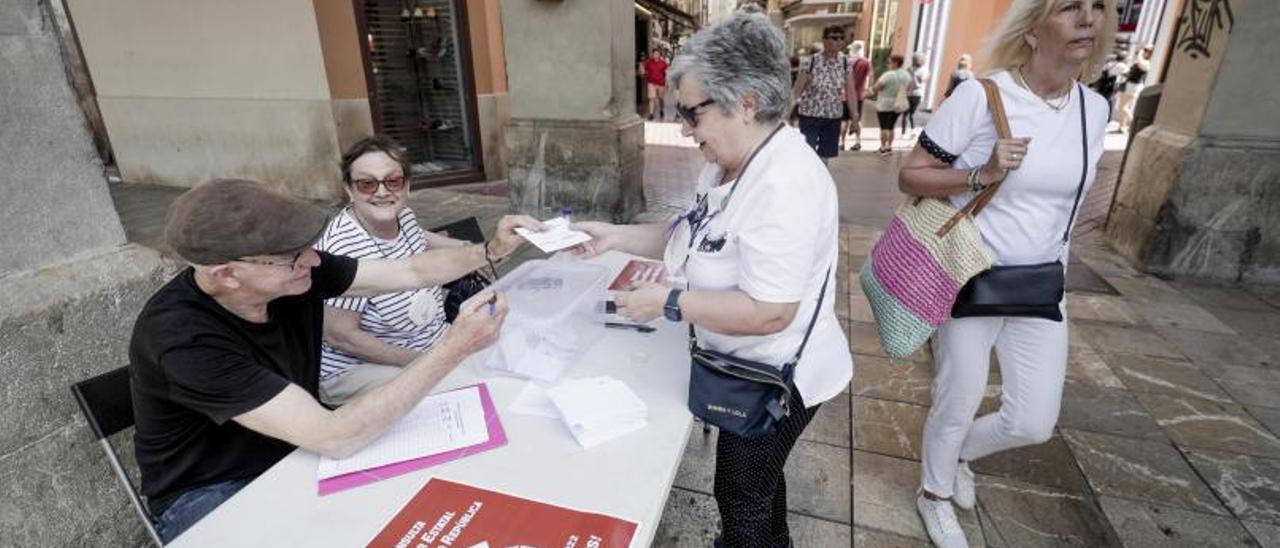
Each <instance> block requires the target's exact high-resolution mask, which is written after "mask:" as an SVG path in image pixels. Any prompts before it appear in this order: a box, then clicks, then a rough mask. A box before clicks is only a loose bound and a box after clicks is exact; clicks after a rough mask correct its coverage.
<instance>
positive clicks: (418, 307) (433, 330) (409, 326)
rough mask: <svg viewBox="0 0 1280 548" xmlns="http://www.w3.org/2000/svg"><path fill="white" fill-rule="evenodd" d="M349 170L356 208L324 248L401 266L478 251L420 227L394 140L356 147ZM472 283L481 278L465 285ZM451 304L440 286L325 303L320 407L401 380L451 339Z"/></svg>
mask: <svg viewBox="0 0 1280 548" xmlns="http://www.w3.org/2000/svg"><path fill="white" fill-rule="evenodd" d="M341 168H342V180H343V189H344V191H345V194H346V197H347V200H348V203H347V206H346V207H344V208H342V210H341V211H339V212H338V213H337V215H335V216H334V217H333V219H330V221H329V225H328V226H327V227H325V230H324V233H323V234H322V235H321V236H320V239H319V240H318V241H317V242H316V249H318V250H321V251H327V252H329V253H334V254H338V255H347V256H350V257H355V258H366V257H367V258H381V259H400V258H404V257H408V256H410V255H416V254H419V253H425V252H427V250H429V249H433V248H444V247H458V246H464V245H470V242H465V241H462V240H455V239H453V238H448V237H445V236H441V235H438V234H434V233H432V232H429V231H426V230H423V229H422V227H420V226H419V225H418V221H417V218H416V217H414V214H413V210H411V209H409V207H408V205H407V202H408V198H409V184H408V180H407V178H406V177H405V174H406V173H407V172H408V168H409V163H408V157H407V156H406V155H405V152H404V149H402V148H401V147H400V146H399V145H397V144H396V143H395V142H394V141H392V140H391V139H389V138H387V137H382V136H375V137H370V138H367V139H362V140H360V141H359V142H357V143H355V144H354V145H351V147H350V148H349V149H348V150H347V152H346V153H345V154H343V156H342V165H341ZM485 249H486V253H487V251H488V247H487V246H486V248H485ZM487 258H490V259H492V258H491V257H487ZM468 276H474V273H472V274H467V275H464V276H463V277H462V278H461V279H467V277H468ZM470 285H471V286H473V287H474V286H476V285H480V282H477V283H472V284H470ZM478 289H482V287H480V288H478ZM444 304H445V291H444V290H443V289H442V288H441V287H440V286H432V287H424V288H420V289H416V290H413V291H406V292H402V293H391V294H387V295H377V296H374V297H343V298H336V299H329V300H327V301H325V305H326V306H325V312H324V343H323V344H322V346H321V357H320V401H323V402H324V403H326V404H328V405H342V404H343V403H345V402H346V401H348V400H350V399H352V398H354V397H356V396H357V395H359V394H361V393H363V392H364V391H367V390H370V389H372V388H375V387H377V386H380V385H382V384H383V383H385V382H387V381H389V380H391V379H392V378H393V377H395V376H396V375H398V374H400V369H401V367H403V366H404V365H406V364H408V363H409V362H411V361H413V360H414V359H415V358H417V357H418V356H419V355H420V354H422V353H423V352H426V351H427V350H428V349H430V348H431V346H432V345H434V344H435V343H436V342H438V341H439V340H441V338H442V337H443V336H444V334H445V331H446V330H447V329H448V325H449V324H448V323H447V321H446V320H447V319H446V316H445V310H444Z"/></svg>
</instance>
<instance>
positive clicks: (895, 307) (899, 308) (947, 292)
mask: <svg viewBox="0 0 1280 548" xmlns="http://www.w3.org/2000/svg"><path fill="white" fill-rule="evenodd" d="M982 84H983V88H984V89H985V90H986V93H987V104H988V105H989V106H990V108H991V114H992V117H993V118H994V119H995V121H996V127H997V128H1007V127H1008V122H1007V120H1006V118H1005V114H1004V105H1003V104H1002V103H1001V101H1000V95H999V91H997V90H996V88H995V84H994V83H993V82H991V81H989V80H986V79H983V80H982ZM1005 132H1007V129H1006V130H1005ZM1002 137H1005V136H1004V135H1002ZM999 188H1000V183H994V184H992V185H990V186H988V187H986V188H985V189H983V190H982V192H980V193H979V194H978V195H977V196H975V197H974V198H973V199H972V200H970V201H969V203H967V204H965V206H964V207H963V208H960V209H956V208H955V207H954V206H952V205H951V202H950V201H949V200H946V199H938V198H920V197H912V198H908V199H907V201H906V202H905V203H903V204H902V205H901V206H899V207H898V210H897V211H895V212H894V214H893V220H892V221H890V222H889V226H888V227H887V228H885V230H884V233H882V234H881V235H880V238H879V239H877V240H876V242H875V244H874V245H873V246H872V248H871V253H870V254H869V255H868V256H867V260H866V262H865V263H863V265H862V272H861V273H860V274H859V276H858V278H859V280H860V282H861V283H862V291H863V293H864V294H865V295H866V297H867V300H868V301H869V302H870V303H871V312H872V314H874V315H875V319H876V325H877V329H878V331H879V334H880V344H881V346H883V347H884V350H885V352H886V353H887V354H888V355H889V356H891V357H894V358H902V357H906V356H909V355H911V354H912V353H913V352H915V351H916V350H917V349H919V348H920V346H921V345H923V344H924V343H925V341H927V340H929V337H930V336H931V335H933V331H934V330H935V329H937V328H938V326H939V325H942V322H944V321H946V320H947V318H949V317H950V313H951V307H952V305H954V304H955V301H956V295H957V294H958V293H959V292H960V288H961V287H964V284H965V283H966V282H968V281H969V278H972V277H974V276H975V275H977V274H978V273H980V272H982V271H984V270H987V269H988V268H991V265H992V264H994V263H995V253H993V252H992V251H991V249H990V248H988V247H987V245H986V244H985V243H984V242H983V241H982V235H981V234H980V233H979V232H978V226H977V224H975V223H974V221H973V217H974V216H975V215H977V214H978V213H979V212H980V211H982V208H983V207H986V205H987V203H989V202H990V201H991V198H992V197H993V196H994V195H995V192H996V191H997V190H999Z"/></svg>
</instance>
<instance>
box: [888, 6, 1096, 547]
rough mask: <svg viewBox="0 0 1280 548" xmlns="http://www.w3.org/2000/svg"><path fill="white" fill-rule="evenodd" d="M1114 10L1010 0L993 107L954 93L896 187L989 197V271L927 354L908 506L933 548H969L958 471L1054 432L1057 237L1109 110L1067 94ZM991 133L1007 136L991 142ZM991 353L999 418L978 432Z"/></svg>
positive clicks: (964, 293)
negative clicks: (995, 188) (918, 473)
mask: <svg viewBox="0 0 1280 548" xmlns="http://www.w3.org/2000/svg"><path fill="white" fill-rule="evenodd" d="M1112 4H1113V2H1112V1H1111V0H1105V1H1103V0H1092V1H1089V2H1085V1H1081V0H1015V2H1014V3H1013V6H1012V7H1011V8H1010V9H1009V11H1008V12H1007V13H1006V15H1005V18H1004V20H1003V22H1002V23H1001V26H1000V28H998V29H997V30H996V32H995V33H993V38H992V42H991V43H990V44H989V46H988V53H989V65H988V66H990V67H991V69H992V71H993V72H991V73H990V74H988V75H987V77H988V79H989V80H990V81H991V82H993V83H994V88H993V89H992V90H991V91H992V92H993V96H994V97H993V100H991V101H990V104H989V100H988V97H987V93H986V90H984V85H986V84H984V83H982V82H979V81H968V82H964V83H962V84H960V85H959V86H957V87H956V89H955V91H954V92H953V93H952V95H951V97H950V98H949V99H947V101H946V102H944V103H943V104H942V106H941V108H940V109H939V110H938V112H937V113H936V114H934V116H933V117H932V119H931V120H930V121H929V124H928V126H927V127H926V128H925V130H924V132H923V133H922V134H921V135H920V140H919V142H918V144H917V145H916V147H915V148H914V149H913V150H912V151H911V153H910V154H909V155H908V156H907V159H906V163H905V165H904V167H903V168H902V170H901V172H900V174H899V187H900V188H901V190H902V191H903V192H905V193H907V194H910V195H914V196H925V197H947V198H949V199H950V200H951V202H952V203H953V205H955V206H956V207H957V208H959V207H962V206H963V205H965V204H966V203H968V202H969V201H970V200H972V199H973V198H974V197H975V196H976V195H978V193H979V192H981V191H982V190H983V189H984V188H986V187H987V186H989V185H999V192H998V193H995V194H987V195H986V196H985V197H986V198H989V199H990V201H989V202H988V203H987V204H986V206H985V209H982V210H981V213H980V214H979V215H977V216H976V217H975V222H976V224H977V227H978V230H979V232H980V233H981V236H982V239H983V241H984V242H985V243H986V244H987V245H988V246H989V247H990V248H991V250H992V251H993V252H994V254H995V256H996V263H995V264H996V266H994V267H993V268H992V269H990V270H987V271H985V272H983V273H981V274H979V275H977V276H975V277H974V278H972V279H971V280H969V282H968V284H966V285H965V287H964V288H963V289H961V291H960V296H959V298H958V299H957V302H956V305H955V307H954V308H953V309H952V312H951V319H949V320H947V321H946V322H945V323H943V324H942V325H941V326H939V328H938V330H937V334H936V337H935V340H934V344H935V345H934V363H935V367H934V382H933V405H932V408H931V409H930V412H929V417H928V419H927V421H926V422H925V427H924V443H923V455H922V459H921V460H922V463H921V464H922V480H921V492H920V496H919V497H918V498H917V501H916V505H917V509H918V511H919V513H920V516H921V519H922V520H923V521H924V524H925V528H926V530H927V531H928V533H929V537H930V538H931V539H932V540H933V542H934V543H935V544H937V545H938V546H940V547H943V548H953V547H960V546H967V543H966V540H965V537H964V533H963V531H962V530H961V529H960V526H959V523H958V522H957V520H956V517H955V513H954V510H953V508H952V503H953V502H954V504H955V505H956V506H959V507H961V508H964V509H970V508H973V505H974V504H975V494H974V477H973V472H972V471H971V470H970V469H969V466H968V461H970V460H973V459H977V458H981V457H984V456H987V455H990V454H992V453H996V452H999V451H1004V450H1007V449H1012V448H1015V447H1019V446H1023V445H1029V444H1035V443H1042V442H1044V441H1046V440H1048V439H1049V437H1050V436H1051V435H1052V433H1053V428H1054V425H1055V423H1056V422H1057V417H1058V411H1059V407H1060V404H1061V398H1062V387H1063V382H1064V379H1065V374H1066V366H1067V342H1068V338H1067V323H1066V322H1065V318H1063V316H1062V311H1063V310H1065V303H1064V302H1062V300H1061V299H1062V296H1063V294H1064V287H1063V283H1064V282H1063V280H1064V279H1065V275H1064V270H1065V267H1064V266H1063V264H1064V263H1065V262H1066V257H1067V235H1068V234H1069V231H1070V227H1071V225H1072V223H1073V221H1074V218H1075V214H1076V211H1077V209H1078V206H1079V201H1080V199H1081V197H1082V196H1083V195H1084V194H1085V193H1086V192H1087V190H1088V187H1089V185H1090V184H1091V183H1092V181H1093V178H1094V175H1095V172H1096V169H1097V162H1098V159H1099V158H1100V157H1101V154H1102V140H1103V136H1104V132H1105V128H1106V123H1107V118H1108V107H1107V102H1106V100H1105V99H1103V98H1102V97H1101V96H1099V95H1098V94H1097V93H1094V92H1093V91H1090V90H1088V89H1087V88H1086V87H1085V86H1083V85H1081V84H1080V83H1079V82H1078V81H1077V80H1079V79H1083V80H1085V81H1088V80H1089V79H1090V78H1091V76H1092V74H1093V73H1094V72H1096V71H1097V70H1098V68H1099V67H1101V66H1102V63H1103V62H1104V61H1105V58H1106V55H1107V53H1108V52H1109V51H1110V49H1111V38H1112V34H1113V32H1114V29H1115V20H1114V14H1115V10H1114V8H1113V5H1112ZM988 107H990V108H988ZM1006 118H1007V124H1003V122H1004V119H1006ZM1001 125H1005V126H1007V128H1008V131H1009V132H1010V133H1011V135H1005V136H1004V137H999V135H1000V134H1001V133H1005V132H1004V131H1002V129H1001V128H1000V126H1001ZM1054 318H1056V321H1055V319H1054ZM992 348H994V349H995V352H996V354H997V356H998V358H999V361H1000V371H1001V376H1002V386H1001V389H1002V390H1001V405H1000V409H999V410H998V411H996V412H994V413H991V414H989V415H984V416H982V417H978V418H977V419H975V418H974V416H975V414H976V413H977V410H978V407H979V405H980V404H981V402H982V397H983V394H984V390H985V387H986V382H987V374H988V369H989V368H990V353H991V350H992Z"/></svg>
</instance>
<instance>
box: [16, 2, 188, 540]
mask: <svg viewBox="0 0 1280 548" xmlns="http://www.w3.org/2000/svg"><path fill="white" fill-rule="evenodd" d="M61 6H62V2H61V1H60V0H43V1H40V0H12V1H5V2H0V74H3V75H4V76H2V77H0V120H3V123H0V151H3V154H0V233H3V234H4V236H3V237H2V238H0V242H2V244H0V394H4V405H3V406H0V462H3V463H4V465H3V466H0V485H4V493H5V496H3V497H0V529H2V530H3V533H0V538H2V539H3V540H0V544H4V545H13V546H63V545H103V546H140V545H142V544H143V543H145V542H146V540H145V539H146V533H145V532H144V530H143V528H142V522H141V521H140V520H139V519H138V517H137V516H136V515H135V514H134V512H133V508H132V507H131V506H130V505H129V499H128V498H127V496H126V495H125V492H124V490H123V489H122V488H121V486H120V483H119V482H118V481H117V480H116V479H115V475H114V474H113V473H112V471H111V469H110V468H109V467H108V464H107V462H106V460H105V459H104V458H103V454H102V451H101V450H100V449H99V448H98V445H97V442H95V441H94V439H93V437H92V435H91V434H90V433H89V431H88V429H87V428H86V427H85V422H84V420H82V419H81V418H80V417H81V415H80V412H79V409H78V408H77V405H76V403H75V401H74V400H73V399H72V396H71V392H70V391H69V390H68V387H69V386H70V385H71V384H72V383H74V382H76V381H80V380H83V379H85V378H88V377H89V376H91V375H94V374H96V373H101V372H103V371H107V370H110V369H115V368H116V367H120V366H122V365H124V364H125V363H126V361H127V355H126V347H127V345H128V341H129V331H130V328H131V326H132V325H133V320H134V317H135V316H137V313H138V311H139V310H140V309H141V307H142V303H143V302H144V301H145V299H146V298H147V297H148V296H150V294H151V292H152V291H154V290H155V288H156V287H157V286H158V285H159V284H160V282H161V281H162V276H163V274H164V269H163V268H162V262H161V260H160V258H159V257H158V256H157V255H156V254H155V252H152V251H149V250H146V249H143V248H139V247H135V246H132V245H125V236H124V231H123V230H122V229H121V227H120V219H119V217H117V215H116V212H115V209H114V208H113V207H112V202H111V196H110V195H109V193H108V191H107V181H106V178H105V177H104V176H103V173H102V164H101V161H100V160H99V158H98V156H97V151H96V150H95V149H94V146H93V143H92V141H91V138H90V136H89V132H88V130H87V127H86V122H85V118H84V116H83V115H82V114H81V111H80V108H79V106H78V105H77V102H76V98H75V97H74V96H73V94H72V92H71V87H70V85H69V84H68V80H67V72H66V70H67V69H66V64H65V62H64V58H63V56H62V54H61V52H60V49H59V48H60V42H62V39H61V37H60V36H59V34H58V32H57V31H56V30H55V29H57V28H59V25H57V24H55V22H54V21H55V19H56V17H55V14H56V13H59V10H61ZM62 43H65V42H62ZM114 441H115V442H116V443H118V444H121V445H120V446H119V447H120V450H121V453H122V455H126V456H128V455H129V454H131V452H132V443H130V442H129V438H128V437H126V438H123V439H122V438H117V439H115V440H114ZM129 460H132V459H131V458H129Z"/></svg>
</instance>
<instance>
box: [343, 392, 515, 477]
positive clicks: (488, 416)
mask: <svg viewBox="0 0 1280 548" xmlns="http://www.w3.org/2000/svg"><path fill="white" fill-rule="evenodd" d="M472 386H479V387H480V406H481V407H482V408H484V420H485V424H487V425H488V427H489V441H486V442H484V443H479V444H476V445H472V446H470V447H463V448H461V449H454V450H452V451H446V452H444V453H437V454H435V455H427V456H425V457H418V458H416V459H412V460H406V461H403V462H397V463H393V464H388V465H385V466H379V467H377V468H370V469H368V470H361V471H359V472H352V473H350V474H343V475H341V476H334V477H332V478H329V479H325V480H320V486H319V494H320V496H324V495H329V494H332V493H337V492H338V491H345V490H347V489H351V488H352V487H359V486H361V485H365V484H369V483H373V482H375V481H378V480H384V479H387V478H391V477H395V476H399V475H400V474H407V473H409V472H413V471H415V470H421V469H423V468H426V467H428V466H435V465H437V464H440V463H444V462H449V461H451V460H454V459H460V458H462V457H465V456H468V455H474V454H476V453H482V452H484V451H488V450H490V449H494V448H497V447H502V446H503V445H506V444H507V433H506V432H505V431H503V430H502V422H501V421H499V420H498V411H497V409H495V408H494V406H493V398H492V397H490V396H489V387H488V386H485V384H484V383H480V384H473V385H471V386H464V387H462V388H458V390H463V389H466V388H471V387H472Z"/></svg>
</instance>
